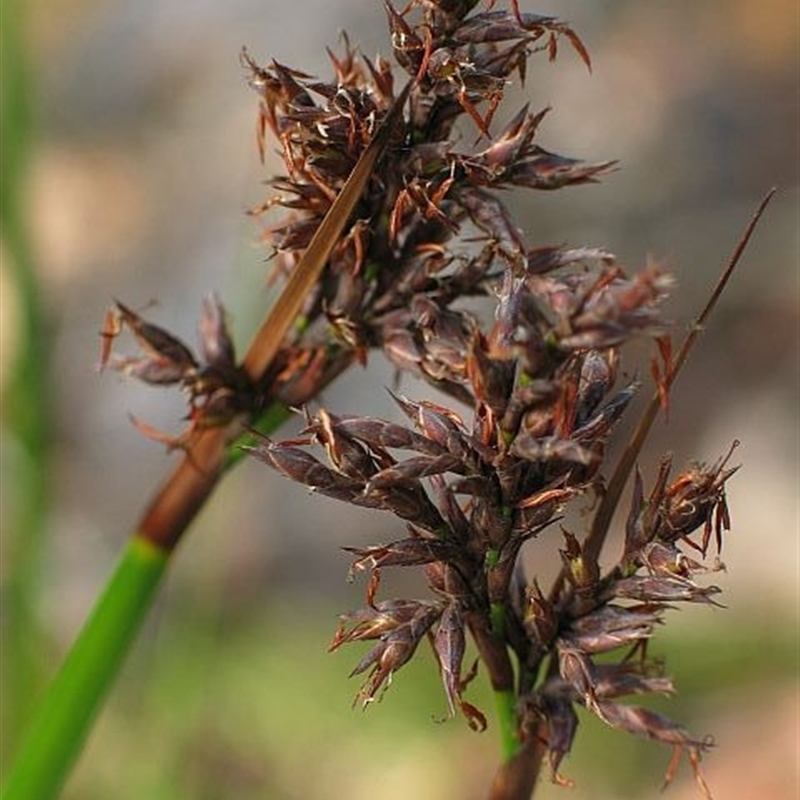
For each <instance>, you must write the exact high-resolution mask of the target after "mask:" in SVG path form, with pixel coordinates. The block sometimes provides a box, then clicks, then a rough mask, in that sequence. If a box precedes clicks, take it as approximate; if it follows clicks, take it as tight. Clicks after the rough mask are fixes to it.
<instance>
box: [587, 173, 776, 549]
mask: <svg viewBox="0 0 800 800" xmlns="http://www.w3.org/2000/svg"><path fill="white" fill-rule="evenodd" d="M776 191H777V188H775V187H773V188H772V189H770V190H769V191H768V192H767V193H766V195H764V198H763V199H762V200H761V202H760V203H759V205H758V208H757V209H756V210H755V212H754V214H753V216H752V218H751V219H750V222H749V223H748V225H747V227H746V228H745V230H744V232H743V233H742V236H741V238H740V239H739V242H738V244H737V245H736V247H735V248H734V251H733V253H731V256H730V258H729V259H728V263H727V264H726V265H725V268H724V269H723V270H722V273H721V274H720V276H719V279H718V280H717V284H716V286H715V287H714V290H713V291H712V292H711V295H710V296H709V298H708V302H707V303H706V304H705V306H704V308H703V310H702V311H701V312H700V314H698V316H697V319H696V320H695V321H694V324H693V325H692V327H691V328H690V330H689V333H687V334H686V338H685V339H684V341H683V344H682V345H681V348H680V350H678V353H677V355H676V356H675V359H674V361H673V362H672V365H671V367H670V369H669V370H668V372H667V375H666V377H665V381H664V383H665V388H666V389H667V390H669V388H670V386H672V384H673V383H674V382H675V379H676V378H677V377H678V373H679V372H680V370H681V368H682V367H683V365H684V364H685V363H686V359H687V358H688V356H689V353H690V351H691V349H692V347H693V346H694V344H695V342H696V341H697V339H698V337H699V336H700V334H701V333H702V332H703V329H704V326H705V324H706V321H707V320H708V318H709V316H710V315H711V312H712V311H713V310H714V307H715V306H716V305H717V302H718V301H719V298H720V297H721V296H722V292H723V291H724V290H725V286H726V285H727V283H728V280H729V279H730V277H731V275H733V272H734V270H735V269H736V266H737V265H738V263H739V260H740V259H741V257H742V254H743V253H744V251H745V248H746V247H747V244H748V242H749V241H750V238H751V237H752V235H753V233H754V231H755V229H756V226H757V225H758V221H759V220H760V219H761V216H762V214H763V213H764V211H765V209H766V208H767V206H768V205H769V202H770V200H772V198H773V197H774V196H775V192H776ZM660 404H661V392H656V393H655V394H654V395H653V397H652V398H651V400H650V402H649V403H648V405H647V408H646V409H645V411H644V413H643V414H642V417H641V419H640V420H639V422H638V424H637V426H636V430H635V431H634V433H633V435H632V436H631V439H630V441H629V442H628V444H627V446H626V447H625V450H624V452H623V453H622V456H621V457H620V460H619V463H618V464H617V467H616V469H615V470H614V473H613V475H612V477H611V480H610V481H609V483H608V487H607V489H606V491H605V493H604V495H603V498H602V500H601V502H600V506H599V508H598V509H597V513H596V514H595V516H594V519H593V521H592V528H591V531H590V533H589V535H588V537H587V539H586V542H585V544H584V554H585V556H587V557H588V558H589V559H591V560H593V561H596V560H597V559H598V558H599V556H600V550H601V549H602V547H603V543H604V542H605V539H606V536H607V535H608V529H609V526H610V525H611V519H612V517H613V516H614V512H615V511H616V508H617V506H618V505H619V499H620V497H621V495H622V492H623V490H624V488H625V484H626V483H627V482H628V478H629V477H630V474H631V470H632V469H633V466H634V464H635V463H636V459H637V458H638V457H639V453H640V452H641V450H642V446H643V445H644V443H645V440H646V439H647V434H648V433H649V432H650V428H651V427H652V425H653V422H654V421H655V419H656V416H657V415H658V409H659V407H660Z"/></svg>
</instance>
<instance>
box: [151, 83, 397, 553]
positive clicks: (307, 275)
mask: <svg viewBox="0 0 800 800" xmlns="http://www.w3.org/2000/svg"><path fill="white" fill-rule="evenodd" d="M410 87H411V83H410V82H409V83H408V84H406V86H405V88H404V89H403V91H402V92H401V93H400V95H399V96H398V98H397V99H396V100H395V102H394V104H393V106H392V108H391V110H390V111H389V113H388V114H387V115H386V117H385V119H384V121H383V123H382V124H381V126H380V127H379V128H378V130H377V131H376V133H375V135H374V137H373V139H372V141H371V142H370V144H369V145H368V146H367V147H366V149H365V150H364V152H363V153H362V154H361V157H360V158H359V160H358V162H357V163H356V166H355V168H354V169H353V171H352V173H351V175H350V177H349V178H348V179H347V181H346V183H345V184H344V186H343V188H342V190H341V192H340V193H339V195H338V196H337V198H336V200H335V201H334V203H333V205H331V207H330V209H329V210H328V213H327V214H326V215H325V217H324V219H323V220H322V223H321V224H320V226H319V228H318V229H317V231H316V234H315V235H314V237H313V238H312V240H311V243H310V244H309V246H308V249H307V250H306V251H305V253H304V255H303V257H302V258H301V260H300V262H299V263H298V265H297V268H296V269H295V271H294V272H293V273H292V275H291V277H290V279H289V282H288V283H287V285H286V288H285V290H284V291H283V293H282V294H281V297H280V299H279V300H278V302H277V303H276V304H275V306H274V307H273V308H272V310H271V312H270V313H269V314H268V315H267V318H266V319H265V321H264V323H263V325H262V326H261V328H260V329H259V330H258V332H257V333H256V335H255V338H254V339H253V342H252V343H251V345H250V347H249V349H248V351H247V354H246V355H245V357H244V361H243V367H244V370H245V372H246V373H247V375H248V377H249V378H250V380H251V381H252V382H253V383H254V384H258V383H259V382H260V381H261V379H262V378H263V376H264V375H265V373H266V372H267V370H268V369H269V368H270V365H271V364H272V361H273V359H274V358H275V355H276V354H277V352H278V350H279V348H280V345H281V342H282V340H283V337H284V336H285V334H286V333H287V331H288V330H289V328H290V327H291V325H292V323H293V322H294V320H295V318H296V317H297V314H298V312H299V310H300V307H301V305H302V302H303V298H304V297H305V295H306V293H307V292H308V291H309V289H310V288H311V287H312V286H313V285H314V283H315V282H316V281H317V279H318V277H319V275H320V273H321V271H322V269H323V267H324V266H325V262H326V260H327V258H328V256H329V255H330V253H331V250H332V249H333V247H334V246H335V245H336V242H337V240H338V238H339V236H340V235H341V232H342V229H343V228H344V226H345V224H346V223H347V220H348V218H349V216H350V214H351V213H352V211H353V208H354V207H355V205H356V203H357V202H358V199H359V197H360V196H361V193H362V192H363V190H364V187H365V186H366V184H367V182H368V181H369V179H370V176H371V175H372V173H373V170H374V168H375V164H376V162H377V161H378V160H379V159H380V157H381V155H382V154H383V152H384V150H385V149H386V145H387V144H388V141H389V135H390V133H391V130H392V126H393V125H394V124H395V123H396V121H397V119H398V117H399V116H400V114H401V113H402V109H403V105H404V104H405V101H406V99H407V97H408V92H409V90H410ZM242 424H243V422H242V420H233V421H232V422H230V423H229V424H227V425H224V426H216V427H210V428H205V429H202V430H199V431H197V432H195V433H194V434H193V435H192V436H191V438H190V440H189V443H188V446H187V447H186V452H185V453H184V455H183V458H182V459H181V462H180V463H179V464H178V466H177V467H176V468H175V470H174V471H173V472H172V474H171V475H170V476H169V477H168V478H167V479H166V481H165V482H164V484H163V485H162V487H161V489H160V490H159V491H158V492H157V494H156V495H155V497H154V498H153V500H152V501H151V503H150V505H149V506H148V508H147V510H146V511H145V513H144V516H143V517H142V520H141V523H140V525H139V526H138V528H137V532H136V535H138V536H141V537H143V538H144V539H147V540H148V541H150V542H151V543H153V544H154V545H156V546H157V547H159V548H161V549H163V550H165V551H167V552H169V551H171V550H172V549H173V548H174V547H175V546H176V545H177V543H178V542H179V541H180V538H181V536H182V535H183V533H184V531H185V530H186V528H187V527H188V525H189V523H190V522H191V521H192V519H194V516H195V514H197V512H198V511H199V510H200V508H201V507H202V506H203V503H204V502H205V501H206V498H207V497H208V496H209V494H210V493H211V491H212V490H213V488H214V486H215V485H216V483H217V480H218V479H219V476H220V471H221V469H222V465H223V460H224V454H225V448H226V446H227V445H228V444H229V443H230V442H231V441H233V440H234V439H235V438H236V437H237V436H238V435H239V434H240V433H241V431H242Z"/></svg>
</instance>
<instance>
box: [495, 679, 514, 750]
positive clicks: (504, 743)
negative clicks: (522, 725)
mask: <svg viewBox="0 0 800 800" xmlns="http://www.w3.org/2000/svg"><path fill="white" fill-rule="evenodd" d="M493 694H494V707H495V711H496V712H497V725H498V729H499V733H500V747H501V750H502V754H503V761H505V762H508V761H511V759H512V758H514V756H515V755H516V754H517V753H518V752H519V747H520V740H519V734H518V731H517V727H518V726H517V708H516V706H517V697H516V695H515V694H514V691H513V690H512V689H503V690H500V689H495V690H494V692H493Z"/></svg>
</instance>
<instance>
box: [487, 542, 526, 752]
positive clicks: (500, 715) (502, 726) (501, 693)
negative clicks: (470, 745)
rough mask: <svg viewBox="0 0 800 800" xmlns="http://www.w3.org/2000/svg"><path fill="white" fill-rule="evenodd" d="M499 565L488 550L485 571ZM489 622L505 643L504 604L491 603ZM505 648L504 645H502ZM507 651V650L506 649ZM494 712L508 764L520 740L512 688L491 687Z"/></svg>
mask: <svg viewBox="0 0 800 800" xmlns="http://www.w3.org/2000/svg"><path fill="white" fill-rule="evenodd" d="M499 563H500V551H499V550H495V549H492V550H489V551H488V552H487V553H486V569H487V571H490V570H492V569H496V568H497V566H498V564H499ZM489 622H490V625H491V629H492V636H493V637H495V638H496V639H497V640H498V642H502V643H504V642H505V636H506V608H505V604H503V603H499V602H493V603H491V604H490V606H489ZM502 646H503V647H504V648H505V644H503V645H502ZM506 649H507V648H506ZM492 693H493V694H494V705H495V711H496V712H497V725H498V729H499V733H500V747H501V750H502V754H503V761H504V762H505V763H508V762H509V761H511V759H512V758H514V756H515V755H516V754H517V753H518V752H519V748H520V738H519V730H518V728H519V725H518V723H517V708H516V705H517V696H516V693H515V692H514V690H513V689H512V688H508V687H505V686H503V687H501V686H493V687H492Z"/></svg>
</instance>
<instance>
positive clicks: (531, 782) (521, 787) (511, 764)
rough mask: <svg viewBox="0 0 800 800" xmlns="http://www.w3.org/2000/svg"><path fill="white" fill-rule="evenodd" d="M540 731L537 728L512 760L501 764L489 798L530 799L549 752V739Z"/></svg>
mask: <svg viewBox="0 0 800 800" xmlns="http://www.w3.org/2000/svg"><path fill="white" fill-rule="evenodd" d="M539 733H540V731H538V730H537V733H536V735H535V736H534V737H532V738H530V739H528V740H527V741H526V742H525V743H524V744H523V745H522V747H521V748H520V749H519V752H518V753H517V754H516V755H515V756H514V757H513V758H512V759H511V760H509V761H506V762H505V763H504V764H502V765H501V766H500V768H499V769H498V770H497V772H496V773H495V776H494V780H493V781H492V785H491V787H490V789H489V795H488V798H487V800H530V798H531V797H532V795H533V790H534V788H535V787H536V781H537V780H538V778H539V772H540V771H541V766H542V762H543V760H544V757H545V755H546V753H547V740H546V739H545V738H544V737H541V736H539Z"/></svg>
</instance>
